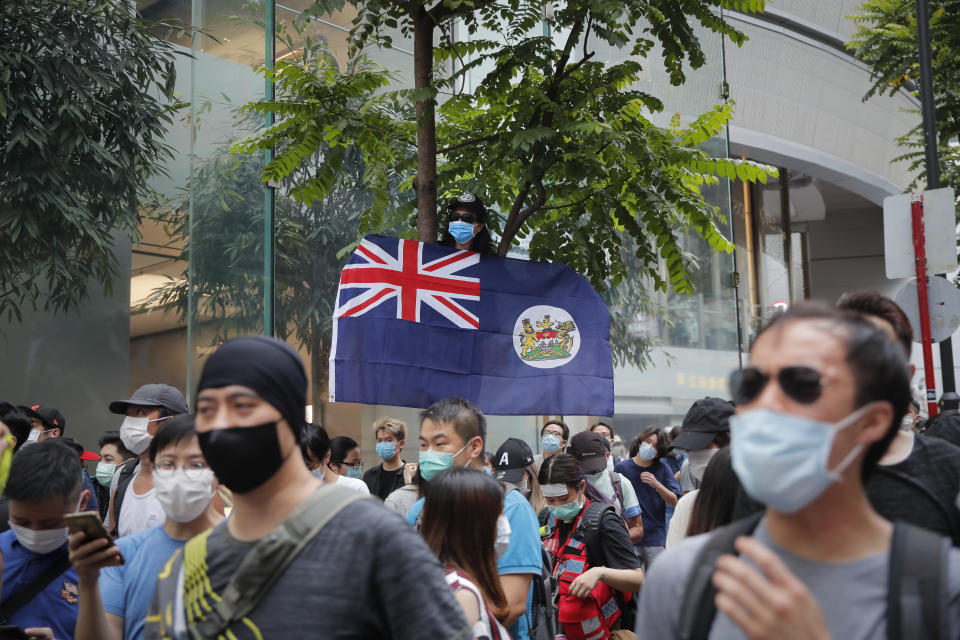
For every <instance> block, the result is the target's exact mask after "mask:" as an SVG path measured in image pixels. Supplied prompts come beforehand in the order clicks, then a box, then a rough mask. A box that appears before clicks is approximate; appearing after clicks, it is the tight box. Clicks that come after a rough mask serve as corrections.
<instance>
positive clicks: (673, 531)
mask: <svg viewBox="0 0 960 640" xmlns="http://www.w3.org/2000/svg"><path fill="white" fill-rule="evenodd" d="M698 493H700V490H699V489H694V490H693V491H691V492H690V493H687V494H684V496H683V497H682V498H680V499H679V500H677V506H676V507H674V508H673V515H672V516H671V517H670V528H669V529H668V530H667V549H669V548H670V547H672V546H674V545H676V544H677V543H679V542H680V541H681V540H683V539H684V538H686V537H687V527H688V526H690V516H691V515H693V505H694V504H695V503H696V501H697V494H698Z"/></svg>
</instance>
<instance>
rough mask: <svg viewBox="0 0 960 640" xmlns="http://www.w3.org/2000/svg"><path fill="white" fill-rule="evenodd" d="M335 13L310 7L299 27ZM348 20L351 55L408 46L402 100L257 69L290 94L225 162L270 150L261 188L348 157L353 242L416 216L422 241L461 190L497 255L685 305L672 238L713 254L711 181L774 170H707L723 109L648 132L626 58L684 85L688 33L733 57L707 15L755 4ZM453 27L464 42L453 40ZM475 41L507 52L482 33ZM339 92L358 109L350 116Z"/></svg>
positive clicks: (427, 9)
mask: <svg viewBox="0 0 960 640" xmlns="http://www.w3.org/2000/svg"><path fill="white" fill-rule="evenodd" d="M344 4H345V3H344V2H343V1H341V0H319V1H318V2H317V3H316V4H315V5H314V6H313V8H312V9H310V10H308V11H307V12H305V14H304V15H303V16H301V20H306V19H310V17H311V16H317V15H321V14H325V13H326V12H329V11H332V10H338V9H341V8H342V7H343V6H344ZM354 6H355V7H356V9H357V11H358V15H357V18H356V19H355V21H354V28H353V30H352V31H351V34H350V42H351V47H352V51H351V53H356V52H358V51H362V50H363V49H364V48H366V47H370V46H381V47H390V46H391V45H392V41H391V38H390V36H389V33H388V32H389V30H391V29H399V30H400V32H401V33H403V34H405V35H412V36H413V39H414V77H415V87H414V88H413V89H406V90H405V89H400V90H394V91H389V90H388V89H389V88H390V84H391V77H390V74H389V73H387V72H386V71H383V70H371V69H369V68H366V69H364V70H363V71H362V73H359V74H357V75H355V76H351V75H349V74H335V73H332V72H328V70H323V69H320V72H319V75H318V76H317V77H310V74H311V72H310V71H309V70H307V69H304V68H303V67H302V65H301V63H300V62H299V61H298V60H297V59H296V58H288V59H286V60H283V61H280V62H279V63H278V64H277V68H276V71H269V70H268V71H266V74H267V75H268V77H271V78H273V80H274V82H275V83H276V85H277V86H278V87H284V88H285V89H286V91H285V92H284V96H286V97H278V98H277V99H276V100H272V101H259V102H255V103H253V104H251V105H248V109H250V110H251V111H253V112H257V113H266V112H273V113H274V114H275V115H276V116H277V124H275V125H274V126H272V127H269V128H267V129H265V130H263V131H261V132H259V133H257V134H256V135H254V136H251V137H250V138H248V139H247V140H245V141H244V142H242V143H240V144H238V145H235V149H236V150H238V151H246V152H254V151H260V150H264V149H277V153H276V156H275V158H274V160H273V161H272V162H271V163H269V164H268V165H267V166H266V167H265V169H264V179H265V180H283V179H286V178H288V177H289V176H290V175H291V172H292V171H293V170H295V168H296V167H298V166H301V165H302V164H303V163H304V162H307V161H308V160H309V158H311V157H312V155H313V153H314V151H315V150H316V149H317V148H319V147H320V146H324V145H326V146H328V147H330V148H331V149H332V150H336V149H340V150H345V149H347V148H349V147H354V148H357V149H359V150H360V152H361V153H362V154H363V158H364V164H365V166H366V173H365V188H366V189H367V190H368V192H369V193H371V196H372V198H371V203H372V204H371V207H370V209H369V210H368V211H367V212H365V214H364V216H363V218H362V220H361V224H362V229H363V230H378V229H381V228H382V227H383V226H384V225H388V226H395V225H397V224H402V223H406V222H407V221H410V220H415V222H416V224H415V227H416V236H417V237H418V238H419V239H420V240H423V241H427V242H434V241H436V239H437V232H438V220H437V196H438V194H441V195H450V194H454V193H458V192H461V191H472V192H474V193H476V194H477V195H479V196H480V197H481V198H482V199H483V200H484V201H485V202H487V203H492V204H493V205H494V208H495V209H496V210H498V211H500V212H501V214H502V217H494V219H492V220H491V221H490V226H491V229H492V230H493V231H494V232H497V233H499V235H500V243H499V246H498V253H499V254H500V255H506V253H507V251H508V250H509V249H510V248H511V247H512V246H516V245H519V244H520V243H521V241H523V242H526V243H527V245H528V246H529V251H530V257H531V258H533V259H536V260H543V261H555V262H563V263H566V264H569V265H571V266H572V267H573V268H574V269H576V270H577V271H579V272H580V273H582V274H584V275H585V276H587V277H588V278H589V279H590V280H591V282H592V283H593V284H594V285H595V286H596V287H597V288H598V289H601V290H603V289H604V288H606V287H607V286H609V285H611V284H617V283H619V282H621V281H623V280H624V279H625V278H627V277H628V276H630V277H636V276H645V277H646V278H648V279H649V281H650V282H652V283H653V284H654V285H655V286H657V287H660V288H666V286H667V280H669V283H670V284H671V285H672V286H673V288H674V289H675V290H677V291H679V292H683V293H689V292H691V291H692V288H693V285H692V282H691V279H690V271H691V269H692V263H691V260H690V259H689V256H686V255H684V253H683V252H682V251H681V248H680V246H679V244H678V239H677V235H676V234H678V233H682V232H685V231H694V232H696V233H698V234H700V235H701V236H703V237H704V238H705V239H706V240H707V241H708V242H709V245H710V246H711V248H712V249H713V250H718V251H724V250H726V251H729V250H730V249H731V245H730V244H729V242H728V241H727V240H726V239H725V238H724V237H723V235H722V234H721V233H720V232H719V230H718V229H717V226H716V221H717V216H716V211H715V210H714V209H713V207H711V206H709V205H708V204H707V203H706V202H705V201H704V199H703V198H702V196H701V193H700V188H701V187H702V186H703V184H705V183H710V182H716V180H717V176H720V177H727V178H740V179H742V180H748V181H755V180H765V179H766V176H767V175H775V170H774V169H773V168H771V167H766V166H763V165H757V164H754V163H750V162H740V161H734V160H727V159H714V158H710V157H709V156H708V155H707V154H706V153H705V152H704V151H702V150H701V149H700V148H699V145H700V144H702V143H703V142H704V141H706V140H707V139H709V138H710V137H712V136H714V135H716V134H718V133H719V132H720V131H721V130H722V129H723V127H724V126H725V125H726V123H727V121H728V120H729V118H730V117H731V115H732V107H731V105H729V104H723V105H718V106H717V107H716V108H715V109H712V110H710V111H709V112H707V113H706V114H703V115H702V116H701V117H700V118H698V119H696V120H695V121H694V122H693V123H692V124H690V125H689V126H687V127H682V128H681V127H680V126H679V123H675V125H674V126H670V127H667V128H663V127H658V126H656V125H654V124H653V123H652V122H651V120H650V119H649V118H648V116H649V114H650V113H651V112H655V111H659V110H662V108H663V107H662V104H661V103H660V102H659V100H657V99H656V98H655V97H653V96H650V95H648V94H645V93H643V92H642V91H639V90H637V89H635V88H634V87H635V86H636V85H637V83H638V81H639V78H638V76H639V73H640V72H641V65H640V63H639V62H637V58H642V57H645V56H647V55H649V54H651V52H652V51H654V47H655V46H656V45H659V46H660V47H661V48H662V56H663V59H664V62H665V64H666V66H667V69H668V70H669V72H670V76H671V80H672V81H673V82H674V83H678V84H679V83H681V82H683V80H684V79H685V71H684V68H685V66H686V65H689V66H690V67H693V68H697V67H699V66H702V65H703V64H704V62H705V57H704V53H703V50H702V48H701V46H700V41H699V39H698V36H697V35H696V32H695V30H694V27H693V26H692V23H699V24H700V25H702V26H703V27H704V28H706V29H709V30H711V31H713V32H715V33H719V34H722V35H724V36H726V37H729V38H730V39H731V40H733V41H734V42H736V43H737V44H740V43H742V42H743V41H744V39H745V38H744V36H743V35H742V34H740V33H739V32H737V31H736V30H735V29H733V28H731V27H730V26H729V25H727V24H726V23H725V22H723V20H722V19H720V18H719V17H717V15H716V14H715V13H714V10H716V9H717V8H719V7H721V6H722V7H726V8H736V9H739V10H743V11H756V10H759V9H762V7H763V2H762V1H761V0H742V1H737V0H682V1H677V0H659V1H655V2H641V1H639V0H634V1H628V2H596V1H595V0H594V1H591V0H581V1H571V2H567V3H563V6H562V8H561V7H557V8H555V9H554V8H552V7H553V6H554V3H551V2H547V1H545V0H509V1H506V2H503V1H501V2H493V1H491V0H441V1H439V2H436V3H430V4H427V3H424V2H420V1H415V0H408V1H406V2H394V1H387V0H371V1H366V2H356V3H354ZM551 12H552V13H551ZM544 16H549V17H548V18H547V22H548V25H549V28H550V31H551V32H552V33H555V34H560V37H559V38H558V40H557V42H555V41H554V37H553V36H550V35H539V34H540V32H542V31H543V26H542V25H543V21H544ZM454 23H456V24H457V25H458V28H459V29H460V30H461V32H463V33H465V34H469V36H470V39H469V40H467V39H465V38H463V37H461V38H459V39H456V38H454V37H453V33H452V31H453V26H454ZM484 30H485V31H486V32H490V33H495V34H497V35H498V36H499V37H502V39H503V42H499V41H494V40H492V39H484V38H482V37H479V35H480V34H481V32H482V31H484ZM437 32H439V34H440V37H439V41H438V42H437V43H436V44H435V42H434V39H435V38H434V36H435V35H436V33H437ZM531 34H533V35H531ZM597 40H600V41H602V42H604V43H605V45H610V46H613V47H619V48H621V49H622V50H623V51H624V53H625V54H628V55H625V56H624V58H623V59H621V60H619V61H618V62H615V63H603V62H600V61H597V60H595V59H594V57H595V52H594V51H593V50H591V47H590V44H591V42H595V41H597ZM453 61H456V62H457V64H454V63H453ZM481 71H483V72H484V73H483V74H482V78H481V79H480V80H479V81H478V82H477V85H476V89H475V90H474V91H473V92H470V93H467V92H463V91H462V90H461V87H462V84H463V82H464V80H465V78H466V76H467V74H471V73H474V72H476V73H477V74H480V73H481ZM441 91H442V92H443V98H444V100H443V101H442V103H441V102H440V101H439V97H440V95H441ZM345 96H349V98H350V99H351V100H353V101H354V102H356V101H359V102H360V103H361V104H362V105H363V106H362V107H361V108H359V109H356V108H350V107H347V106H346V104H345V102H344V98H345ZM398 100H400V101H404V100H406V101H408V102H410V103H413V104H414V106H415V113H416V117H415V118H409V119H398V118H396V117H392V116H391V115H390V110H389V109H387V108H386V106H387V104H388V103H391V102H395V101H398ZM339 162H340V160H339V158H338V152H332V153H330V154H327V155H326V156H325V162H324V163H323V164H322V165H320V166H317V167H316V170H315V171H314V172H313V173H308V174H303V176H304V179H302V180H300V181H298V182H297V185H296V188H295V190H294V194H295V196H296V197H298V198H302V199H304V201H305V202H307V203H310V202H312V201H313V200H315V199H319V198H322V197H324V196H325V195H326V194H328V193H330V190H331V184H332V178H333V176H335V175H336V174H337V172H338V171H339V168H340V167H339ZM397 175H400V176H403V177H404V179H405V181H404V182H403V183H401V187H409V188H410V189H412V190H413V192H414V193H415V196H416V197H415V198H411V199H408V200H406V201H401V202H400V203H399V204H398V206H393V207H391V206H388V203H387V201H386V200H385V199H383V198H378V196H377V194H378V193H381V192H382V191H383V188H384V185H385V184H386V180H387V178H388V177H389V176H397ZM438 184H439V185H441V187H442V188H440V189H439V190H438ZM401 191H402V188H401ZM623 234H626V236H628V237H629V238H631V239H632V241H633V251H632V255H633V257H635V258H636V259H637V264H638V265H639V267H640V269H641V273H639V274H636V273H630V272H629V271H628V269H627V262H628V261H627V260H626V256H625V255H624V254H623V246H624V244H623V242H622V238H623ZM410 235H412V234H410ZM660 260H663V261H665V262H666V265H667V267H668V278H667V279H664V278H663V277H662V275H661V272H660V269H659V268H658V263H659V261H660Z"/></svg>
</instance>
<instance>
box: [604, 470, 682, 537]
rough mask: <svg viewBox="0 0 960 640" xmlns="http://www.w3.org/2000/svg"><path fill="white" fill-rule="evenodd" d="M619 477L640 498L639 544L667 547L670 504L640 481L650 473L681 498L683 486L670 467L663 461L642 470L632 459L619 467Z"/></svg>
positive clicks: (638, 500)
mask: <svg viewBox="0 0 960 640" xmlns="http://www.w3.org/2000/svg"><path fill="white" fill-rule="evenodd" d="M616 471H617V473H620V474H623V475H624V476H625V477H626V478H627V479H628V480H630V484H632V485H633V490H634V491H635V492H636V494H637V502H639V503H640V509H641V510H642V511H643V540H641V541H640V543H639V544H640V546H642V547H662V546H664V545H666V544H667V503H666V502H664V500H663V497H662V496H661V495H660V494H659V493H657V490H656V489H654V488H653V487H651V486H650V485H648V484H645V483H644V482H643V481H642V480H640V476H641V474H643V473H644V472H645V471H649V472H650V473H652V474H653V475H654V477H655V478H656V479H657V480H658V481H659V482H660V484H662V485H663V486H665V487H666V488H667V489H669V490H670V491H671V492H673V493H674V494H676V495H677V497H680V496H682V495H683V491H681V490H680V483H679V482H677V479H676V478H674V477H673V473H672V472H671V471H670V467H669V466H667V463H666V462H664V461H663V460H656V461H654V463H653V465H652V466H650V467H641V466H640V465H638V464H637V463H636V462H634V461H633V459H632V458H628V459H627V460H623V461H622V462H620V463H619V464H617V466H616Z"/></svg>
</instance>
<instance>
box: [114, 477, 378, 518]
mask: <svg viewBox="0 0 960 640" xmlns="http://www.w3.org/2000/svg"><path fill="white" fill-rule="evenodd" d="M334 484H336V485H339V486H341V487H343V488H344V489H353V490H354V491H359V492H360V493H363V494H366V495H370V488H369V487H367V483H366V482H364V481H363V480H357V479H356V478H348V477H347V476H341V475H340V474H337V481H336V482H334ZM120 515H123V514H120Z"/></svg>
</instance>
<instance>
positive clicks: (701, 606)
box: [677, 512, 763, 640]
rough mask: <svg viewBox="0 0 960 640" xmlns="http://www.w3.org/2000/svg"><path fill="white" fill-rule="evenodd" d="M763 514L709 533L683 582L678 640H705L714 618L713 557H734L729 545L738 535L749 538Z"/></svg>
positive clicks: (715, 612)
mask: <svg viewBox="0 0 960 640" xmlns="http://www.w3.org/2000/svg"><path fill="white" fill-rule="evenodd" d="M762 517H763V512H761V513H755V514H753V515H752V516H749V517H746V518H744V519H742V520H737V521H735V522H731V523H730V524H728V525H726V526H723V527H720V528H719V529H717V530H715V531H714V532H713V533H711V534H710V537H709V538H707V542H706V544H705V545H704V546H703V549H701V550H700V553H698V554H697V557H696V559H695V560H694V562H693V569H692V570H691V571H690V577H689V578H688V580H687V587H686V590H685V591H684V596H683V603H682V604H681V606H680V629H679V634H678V635H677V638H678V640H706V639H707V637H708V636H709V635H710V628H711V627H712V626H713V619H714V618H715V617H716V615H717V608H716V606H715V605H714V602H713V601H714V598H716V597H717V589H716V587H714V586H713V580H712V578H713V572H714V570H715V569H716V565H717V558H719V557H720V556H722V555H724V554H726V553H732V554H736V550H735V549H734V548H733V543H734V541H736V539H737V538H738V537H739V536H745V535H750V534H752V533H753V530H754V529H756V528H757V525H758V524H759V523H760V519H761V518H762Z"/></svg>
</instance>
